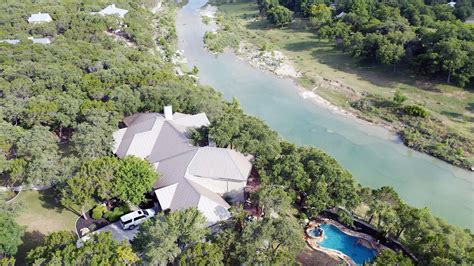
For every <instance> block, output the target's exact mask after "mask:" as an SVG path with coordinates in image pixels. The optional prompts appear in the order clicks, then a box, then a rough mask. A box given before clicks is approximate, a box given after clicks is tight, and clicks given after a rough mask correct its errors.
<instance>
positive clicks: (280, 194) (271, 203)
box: [258, 186, 291, 215]
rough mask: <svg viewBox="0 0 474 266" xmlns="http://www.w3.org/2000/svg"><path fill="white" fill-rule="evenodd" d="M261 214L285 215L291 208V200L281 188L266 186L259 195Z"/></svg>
mask: <svg viewBox="0 0 474 266" xmlns="http://www.w3.org/2000/svg"><path fill="white" fill-rule="evenodd" d="M258 198H259V201H258V203H259V206H260V208H261V209H260V210H261V212H267V214H269V215H271V213H272V212H275V213H277V214H285V213H286V212H287V211H288V209H289V208H290V207H291V199H290V197H289V196H288V194H287V193H286V192H285V190H283V188H281V187H272V186H265V187H263V189H261V190H260V191H259V193H258Z"/></svg>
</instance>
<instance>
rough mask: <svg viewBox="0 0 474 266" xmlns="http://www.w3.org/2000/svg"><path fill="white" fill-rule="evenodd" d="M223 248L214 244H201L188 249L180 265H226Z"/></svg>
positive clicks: (182, 256) (180, 260)
mask: <svg viewBox="0 0 474 266" xmlns="http://www.w3.org/2000/svg"><path fill="white" fill-rule="evenodd" d="M223 260H224V255H223V254H222V250H221V248H220V247H219V246H218V245H216V244H213V243H207V242H199V243H197V244H196V245H193V246H191V247H189V248H188V249H186V250H185V251H184V252H183V254H181V257H180V259H179V265H224V263H223Z"/></svg>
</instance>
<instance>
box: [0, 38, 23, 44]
mask: <svg viewBox="0 0 474 266" xmlns="http://www.w3.org/2000/svg"><path fill="white" fill-rule="evenodd" d="M2 42H3V43H9V44H18V43H20V40H10V39H9V40H0V43H2Z"/></svg>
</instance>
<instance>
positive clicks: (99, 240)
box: [27, 231, 139, 265]
mask: <svg viewBox="0 0 474 266" xmlns="http://www.w3.org/2000/svg"><path fill="white" fill-rule="evenodd" d="M76 242H77V238H76V236H75V235H73V234H72V233H70V232H65V231H59V232H54V233H52V234H50V235H48V236H46V238H45V240H44V243H43V244H42V245H40V246H38V247H36V248H34V249H32V250H30V251H29V252H28V255H27V261H28V263H30V264H34V265H40V264H41V265H43V264H45V265H52V264H53V265H56V264H58V263H59V264H66V265H125V264H127V265H130V264H135V263H137V262H139V257H138V256H137V254H135V253H134V252H133V250H132V249H131V246H130V245H129V244H127V243H125V242H122V243H119V242H117V241H116V240H114V238H113V236H112V234H111V233H110V232H103V233H100V234H93V235H91V238H90V239H89V240H86V241H84V242H82V244H81V245H76Z"/></svg>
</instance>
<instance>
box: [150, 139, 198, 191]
mask: <svg viewBox="0 0 474 266" xmlns="http://www.w3.org/2000/svg"><path fill="white" fill-rule="evenodd" d="M196 152H197V148H195V149H194V150H191V151H188V152H185V153H181V154H178V155H176V156H173V157H170V158H167V159H165V160H163V161H161V162H159V164H158V169H157V172H158V173H160V174H161V178H160V179H158V181H157V182H156V183H155V184H154V185H153V188H155V189H157V188H161V187H166V186H169V185H172V184H176V183H179V182H181V181H182V180H183V179H184V178H185V176H186V170H187V168H188V165H189V162H191V160H192V159H193V157H194V155H195V154H196Z"/></svg>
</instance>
